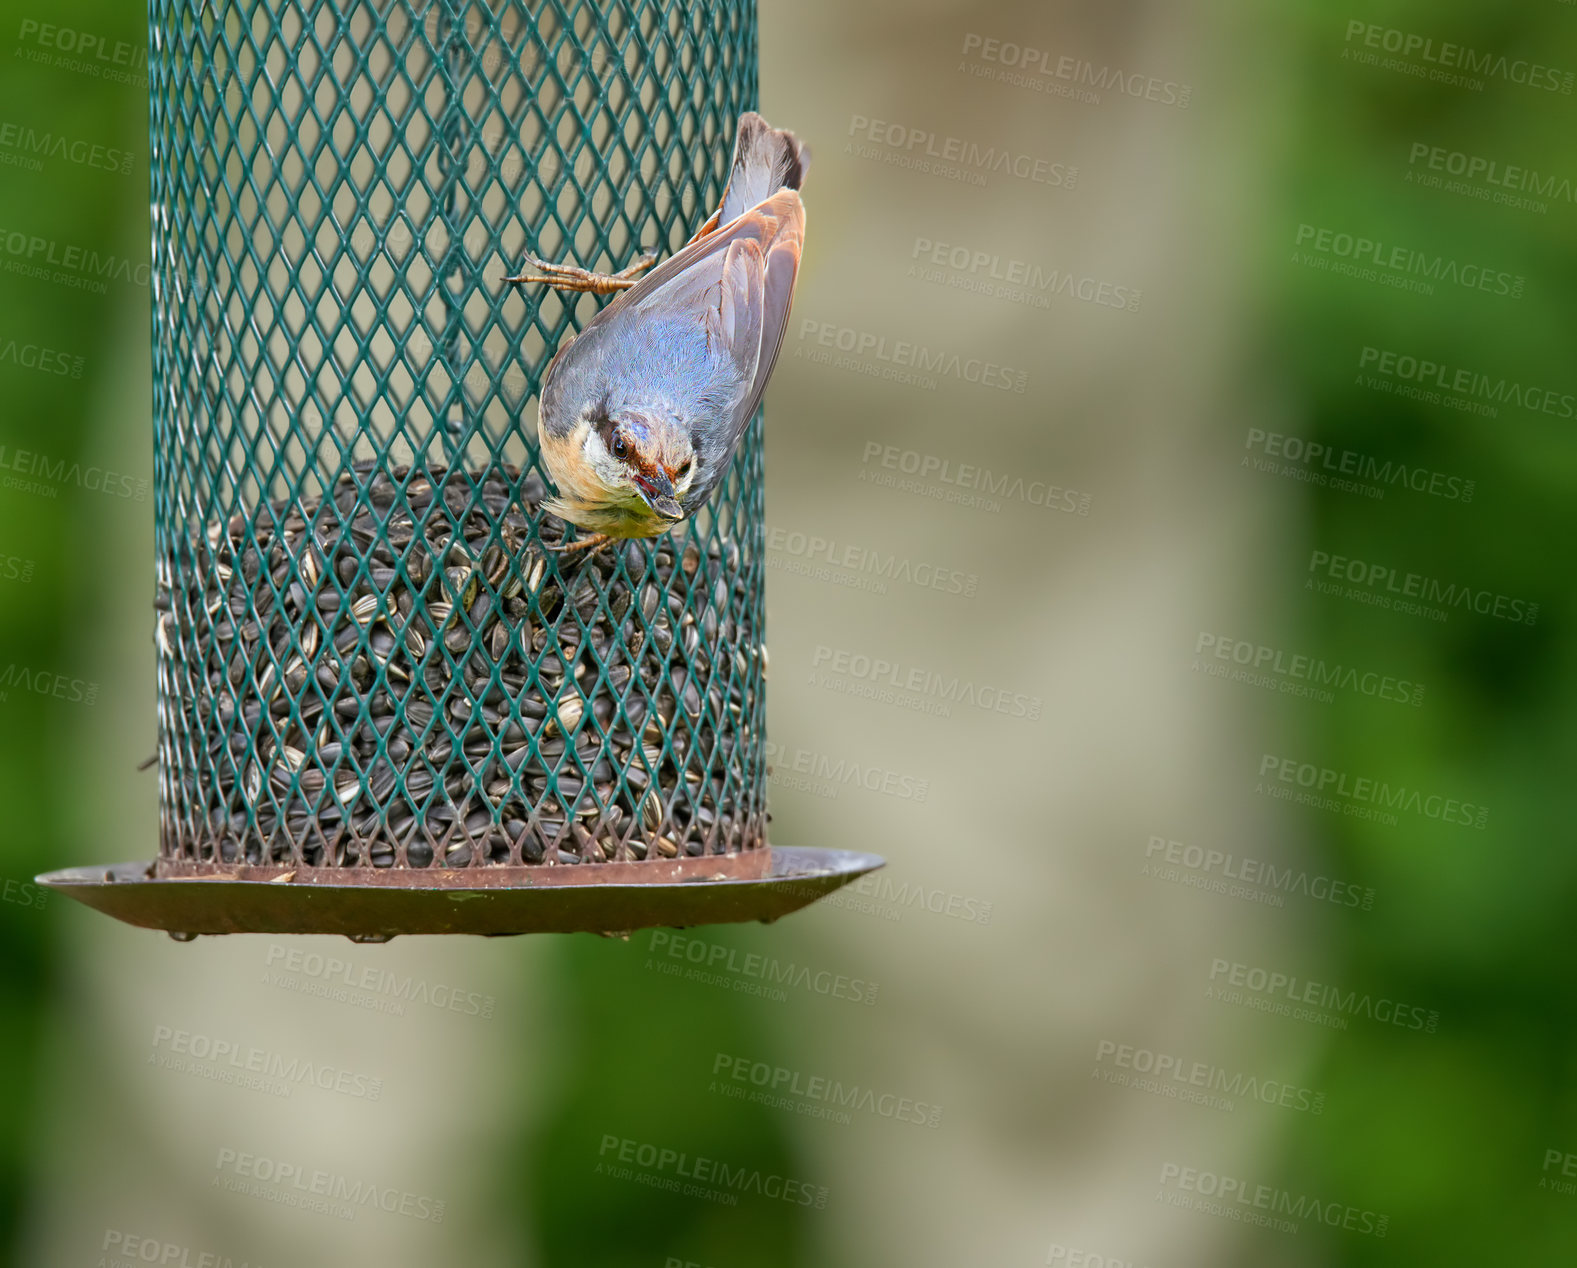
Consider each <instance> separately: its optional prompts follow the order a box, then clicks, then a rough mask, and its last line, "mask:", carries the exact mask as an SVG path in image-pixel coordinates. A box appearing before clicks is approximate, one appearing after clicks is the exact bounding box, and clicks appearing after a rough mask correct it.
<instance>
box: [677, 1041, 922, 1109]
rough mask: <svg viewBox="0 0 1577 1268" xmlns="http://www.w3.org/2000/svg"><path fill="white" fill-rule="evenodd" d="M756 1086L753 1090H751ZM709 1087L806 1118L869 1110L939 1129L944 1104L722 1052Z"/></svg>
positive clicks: (716, 1056)
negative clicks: (846, 1083) (934, 1103)
mask: <svg viewBox="0 0 1577 1268" xmlns="http://www.w3.org/2000/svg"><path fill="white" fill-rule="evenodd" d="M752 1089H753V1090H752ZM708 1091H711V1092H716V1093H719V1094H721V1095H724V1096H732V1097H733V1098H734V1099H736V1100H745V1101H750V1102H753V1103H755V1104H758V1105H766V1106H768V1107H769V1108H773V1109H787V1110H791V1111H793V1112H794V1113H796V1114H799V1115H801V1116H803V1117H806V1118H825V1119H829V1120H831V1121H833V1122H839V1123H848V1122H850V1121H851V1116H852V1115H853V1114H870V1115H872V1116H874V1117H876V1118H886V1119H890V1120H891V1121H893V1122H896V1123H912V1124H914V1125H915V1126H917V1127H940V1126H941V1124H942V1107H941V1106H940V1105H932V1104H930V1103H928V1102H926V1101H919V1100H916V1099H915V1098H914V1097H911V1096H899V1095H897V1094H896V1093H893V1092H879V1091H877V1090H876V1089H875V1088H869V1087H861V1086H860V1085H859V1084H858V1083H852V1084H848V1085H847V1086H846V1085H845V1084H844V1083H843V1082H842V1080H840V1079H834V1078H830V1077H828V1076H826V1075H821V1074H812V1075H809V1076H807V1075H805V1074H804V1073H803V1072H802V1071H799V1070H792V1069H789V1068H788V1067H787V1066H781V1065H772V1064H770V1063H768V1062H766V1061H752V1060H751V1059H750V1058H749V1057H741V1056H736V1055H734V1054H733V1053H729V1052H719V1053H717V1054H716V1055H715V1056H714V1057H713V1059H712V1082H711V1084H710V1086H709V1087H708Z"/></svg>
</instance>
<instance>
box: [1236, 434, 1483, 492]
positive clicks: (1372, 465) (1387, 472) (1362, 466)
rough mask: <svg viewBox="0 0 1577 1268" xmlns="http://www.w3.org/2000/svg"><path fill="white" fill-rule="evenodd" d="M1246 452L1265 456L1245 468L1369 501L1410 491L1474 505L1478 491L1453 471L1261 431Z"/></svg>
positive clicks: (1251, 438)
mask: <svg viewBox="0 0 1577 1268" xmlns="http://www.w3.org/2000/svg"><path fill="white" fill-rule="evenodd" d="M1243 447H1244V448H1245V449H1249V450H1255V451H1257V452H1258V453H1259V454H1261V455H1263V456H1262V457H1257V458H1252V459H1251V458H1250V457H1249V456H1248V455H1247V454H1245V455H1244V456H1243V460H1242V463H1241V464H1240V465H1242V466H1245V467H1250V468H1252V469H1253V470H1256V471H1264V472H1268V473H1269V474H1271V475H1286V476H1291V477H1292V478H1294V479H1296V480H1298V481H1301V482H1303V483H1307V484H1316V485H1321V486H1325V487H1329V488H1333V489H1337V490H1339V491H1343V492H1357V493H1363V494H1365V495H1366V496H1378V497H1383V496H1384V495H1385V491H1386V490H1387V489H1407V490H1410V491H1411V492H1413V493H1423V494H1426V495H1428V496H1430V497H1438V498H1444V499H1445V500H1446V501H1448V502H1471V501H1472V500H1473V494H1474V492H1475V490H1476V489H1477V487H1478V486H1477V483H1476V482H1475V481H1473V480H1469V479H1466V478H1465V477H1463V476H1459V475H1453V474H1451V473H1450V472H1448V471H1435V470H1432V469H1431V468H1429V467H1414V466H1409V465H1408V464H1407V463H1405V462H1398V461H1396V460H1395V459H1394V458H1386V459H1384V460H1381V459H1379V458H1376V457H1374V456H1373V455H1372V454H1364V453H1359V452H1358V451H1357V450H1354V449H1341V448H1337V447H1336V446H1335V445H1327V444H1325V443H1323V442H1322V441H1318V440H1304V439H1303V438H1302V437H1301V436H1288V435H1285V434H1284V433H1282V432H1276V431H1265V430H1264V429H1263V428H1260V427H1250V428H1249V429H1248V438H1247V439H1246V440H1245V441H1244V442H1243ZM1362 481H1368V482H1369V484H1368V485H1365V484H1363V483H1361V482H1362ZM1371 489H1372V490H1373V491H1372V492H1371V491H1370V490H1371Z"/></svg>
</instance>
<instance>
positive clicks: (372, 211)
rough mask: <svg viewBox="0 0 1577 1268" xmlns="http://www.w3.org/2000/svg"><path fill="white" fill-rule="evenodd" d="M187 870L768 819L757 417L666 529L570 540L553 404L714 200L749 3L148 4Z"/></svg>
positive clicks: (498, 847) (565, 843)
mask: <svg viewBox="0 0 1577 1268" xmlns="http://www.w3.org/2000/svg"><path fill="white" fill-rule="evenodd" d="M151 10H152V12H151V19H150V24H151V32H150V49H151V57H150V61H149V84H150V96H151V115H152V154H153V162H152V209H153V259H154V292H153V295H154V298H153V381H154V394H155V402H154V437H155V459H154V473H155V497H156V523H155V534H156V544H157V567H158V577H157V581H158V607H159V613H158V628H157V643H158V690H159V720H160V731H159V780H160V810H161V842H160V861H159V866H160V869H161V870H162V871H164V872H165V873H166V874H176V873H180V872H182V871H192V870H197V871H202V870H204V869H208V868H223V867H230V866H234V865H237V864H242V863H252V864H265V865H267V864H281V865H283V864H289V865H292V866H294V867H296V868H302V867H307V868H311V867H327V868H346V867H355V868H369V867H384V868H394V869H403V868H416V869H421V868H453V867H468V868H487V867H509V866H513V867H532V866H536V867H553V866H562V865H566V864H576V865H580V864H595V863H603V862H626V863H641V862H648V863H649V862H651V861H654V860H658V859H662V858H670V859H673V858H677V859H680V860H683V859H684V858H687V857H692V856H703V855H704V856H713V855H720V854H729V855H734V854H739V853H740V852H743V851H748V850H752V849H755V848H756V847H759V846H762V845H764V844H765V822H766V805H765V782H764V781H765V765H764V746H765V699H764V694H763V689H762V679H763V671H764V668H765V665H764V659H765V653H764V649H763V646H762V642H763V634H764V632H763V611H764V608H763V598H764V573H763V549H762V546H763V542H762V471H761V464H762V451H761V434H760V427H761V423H760V419H759V417H758V418H757V419H756V420H755V422H754V423H753V424H752V426H751V428H750V429H749V431H748V432H747V433H746V437H745V440H744V443H743V445H742V446H741V448H740V451H739V454H738V455H737V457H736V458H735V460H734V464H733V467H732V469H731V471H730V473H729V475H728V478H727V479H726V480H725V481H724V482H723V483H722V484H721V485H720V486H719V488H718V489H717V491H716V493H715V494H714V496H713V499H712V502H711V504H710V505H709V506H708V507H707V508H706V510H704V511H703V512H702V513H701V514H700V515H698V516H697V517H696V519H694V520H693V521H692V522H691V523H689V524H688V525H686V526H684V527H683V528H681V529H680V530H679V531H678V532H677V533H676V534H672V535H669V536H665V537H662V538H657V539H654V540H652V541H650V542H635V543H630V544H628V545H626V546H624V547H622V548H620V549H617V550H609V551H605V552H603V553H602V554H600V555H598V556H595V557H594V558H593V559H592V560H590V561H587V562H584V563H582V562H579V561H578V560H577V559H576V558H574V557H567V558H566V559H564V560H563V561H560V559H559V558H558V557H557V556H556V555H555V554H554V553H553V552H552V551H551V550H550V549H548V547H550V546H551V545H554V544H557V543H558V542H559V541H560V540H562V539H563V538H564V537H565V534H566V533H567V532H568V533H569V535H570V536H571V537H573V536H574V534H573V532H570V531H569V530H567V529H566V527H565V526H564V525H562V524H561V523H560V522H559V521H558V520H556V519H554V518H552V517H550V516H546V515H544V514H542V513H540V512H539V511H538V509H537V508H538V503H539V502H540V501H541V499H542V498H543V497H544V485H545V478H544V475H543V472H542V468H541V467H540V463H539V457H538V451H537V447H536V443H535V419H536V406H535V400H534V398H535V397H536V395H537V391H538V387H539V384H540V382H541V378H542V374H543V372H544V370H545V369H546V367H547V364H548V362H549V360H550V359H551V357H552V356H553V354H554V352H555V351H556V350H557V349H558V348H559V347H560V346H561V345H562V343H563V342H564V341H565V340H567V339H568V338H569V337H570V336H571V335H573V334H574V332H575V331H576V330H578V329H579V328H580V327H581V326H582V325H584V324H585V322H586V321H587V320H589V319H590V317H591V316H592V315H593V314H594V313H595V311H596V308H597V305H598V304H599V303H600V302H603V301H599V300H597V299H594V298H592V297H590V296H577V295H571V294H561V293H559V292H555V291H547V290H545V289H544V288H540V287H530V288H515V287H511V286H508V285H505V284H503V283H502V282H501V278H502V277H503V276H504V275H506V274H508V273H512V272H515V271H517V269H518V267H519V265H520V263H521V261H522V256H523V253H524V252H526V251H528V250H529V251H534V252H536V253H537V254H539V255H541V256H544V257H546V258H548V259H553V260H567V261H573V262H576V263H580V264H584V265H586V266H588V267H591V268H600V269H604V270H616V269H619V268H622V267H623V266H624V265H626V264H628V263H630V262H631V261H632V260H633V259H634V258H635V257H636V256H637V255H638V254H639V252H640V250H641V249H642V248H645V247H652V248H655V249H656V250H657V251H658V252H659V254H661V255H666V254H667V253H669V252H671V251H673V250H676V249H677V248H678V247H679V246H681V245H682V244H683V243H684V242H685V241H686V240H687V239H688V238H689V236H690V235H691V234H692V233H693V232H694V230H695V229H696V228H698V227H699V226H700V224H701V223H702V221H703V220H704V219H705V218H706V217H707V216H708V215H709V214H710V213H711V211H712V209H713V208H714V207H715V206H716V205H717V204H718V202H719V200H720V198H721V195H722V192H723V186H724V183H725V180H726V176H727V170H728V163H729V159H730V150H731V144H732V139H733V133H734V127H735V123H736V121H737V119H738V116H739V113H740V112H741V111H742V110H744V109H748V108H751V107H753V106H754V104H755V97H756V23H755V5H754V0H705V2H701V3H697V2H695V0H690V2H688V3H680V2H664V3H657V2H651V3H645V2H642V0H622V2H620V3H612V2H611V0H610V2H608V3H603V4H593V3H585V4H571V3H542V4H535V5H532V6H531V7H529V8H528V7H527V6H525V5H522V4H516V3H504V2H503V0H496V2H495V3H493V4H480V3H472V2H466V0H437V2H435V3H427V4H421V5H417V4H411V3H406V2H404V0H377V2H376V3H356V2H355V0H341V2H339V3H336V2H334V0H326V2H324V3H316V4H314V3H310V2H308V3H285V2H284V0H265V2H261V3H228V2H226V0H220V3H217V4H213V5H200V6H199V5H191V4H184V3H175V2H174V0H152V5H151Z"/></svg>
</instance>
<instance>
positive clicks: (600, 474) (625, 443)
mask: <svg viewBox="0 0 1577 1268" xmlns="http://www.w3.org/2000/svg"><path fill="white" fill-rule="evenodd" d="M588 421H589V422H590V424H591V425H590V426H589V427H588V428H587V429H586V439H585V442H584V446H583V449H582V452H583V453H584V455H585V458H586V463H587V465H588V466H590V467H591V469H592V470H593V471H594V472H595V473H596V475H597V479H598V480H599V481H601V483H602V484H603V485H604V486H605V487H606V488H607V489H608V491H609V492H610V493H612V494H614V495H615V496H620V497H621V498H622V499H623V500H625V501H637V500H638V501H639V502H641V503H644V504H645V506H646V507H647V508H649V509H650V512H651V514H653V515H655V516H657V517H658V518H659V519H663V520H669V521H673V522H677V521H679V520H681V519H683V518H684V508H683V506H682V505H681V503H682V501H683V499H684V495H685V494H686V493H687V492H688V491H689V489H690V484H691V482H692V481H693V480H694V479H695V462H696V453H695V443H694V441H693V440H692V439H691V437H690V433H689V432H688V431H687V430H686V429H685V428H684V427H682V426H680V425H679V423H678V422H677V421H676V420H673V419H667V418H661V417H654V416H652V415H650V414H643V413H636V412H633V411H631V412H626V413H623V414H622V415H621V416H618V417H594V418H591V419H589V420H588Z"/></svg>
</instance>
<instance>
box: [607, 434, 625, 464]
mask: <svg viewBox="0 0 1577 1268" xmlns="http://www.w3.org/2000/svg"><path fill="white" fill-rule="evenodd" d="M609 451H610V452H611V453H612V454H613V456H614V457H615V458H617V459H618V460H619V461H620V462H623V461H624V460H625V459H626V458H628V457H629V456H630V446H629V442H627V441H626V440H625V439H624V436H623V434H622V433H621V432H614V433H613V443H612V444H611V445H610V446H609Z"/></svg>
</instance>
